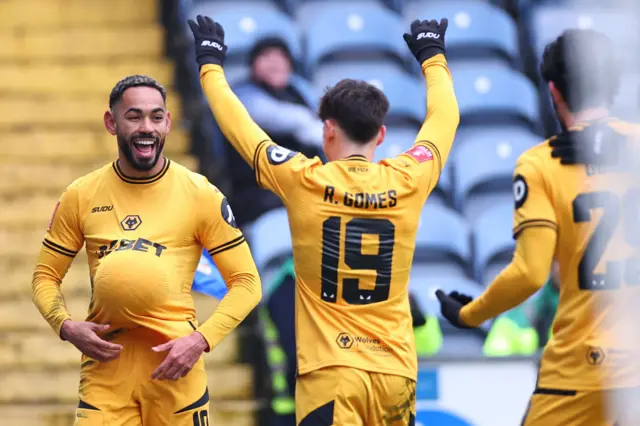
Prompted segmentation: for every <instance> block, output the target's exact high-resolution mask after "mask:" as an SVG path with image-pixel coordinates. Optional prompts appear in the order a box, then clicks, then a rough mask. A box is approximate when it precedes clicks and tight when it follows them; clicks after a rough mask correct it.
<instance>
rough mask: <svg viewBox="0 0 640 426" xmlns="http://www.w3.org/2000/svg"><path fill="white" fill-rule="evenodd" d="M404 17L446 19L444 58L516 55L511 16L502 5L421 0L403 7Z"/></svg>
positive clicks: (513, 57)
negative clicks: (447, 21)
mask: <svg viewBox="0 0 640 426" xmlns="http://www.w3.org/2000/svg"><path fill="white" fill-rule="evenodd" d="M403 14H404V17H405V21H406V22H407V24H408V23H410V22H411V21H413V20H414V19H416V18H421V19H425V18H426V17H432V18H436V17H437V18H438V19H439V18H440V17H445V18H448V19H449V28H448V29H447V37H446V41H447V58H448V59H449V60H455V59H456V58H465V59H469V58H492V57H496V58H500V59H506V60H508V61H509V62H513V61H515V60H516V59H517V58H518V55H519V54H518V34H517V28H516V24H515V22H514V21H513V19H512V18H511V17H510V16H509V15H508V14H507V12H506V11H504V10H503V9H501V8H499V7H497V6H495V5H493V4H491V3H489V2H484V1H477V0H435V1H433V0H422V1H413V2H410V3H409V4H407V5H406V7H405V8H404V12H403Z"/></svg>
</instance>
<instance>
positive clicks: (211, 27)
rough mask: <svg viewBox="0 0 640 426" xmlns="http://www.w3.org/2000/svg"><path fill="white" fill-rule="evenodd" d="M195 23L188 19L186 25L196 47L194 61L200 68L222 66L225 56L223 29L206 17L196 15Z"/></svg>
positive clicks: (225, 47)
mask: <svg viewBox="0 0 640 426" xmlns="http://www.w3.org/2000/svg"><path fill="white" fill-rule="evenodd" d="M196 20H197V21H198V22H196V21H194V20H193V19H189V21H187V23H188V24H189V28H191V32H192V33H193V38H194V41H195V45H196V60H197V61H198V64H199V65H200V66H203V65H206V64H215V65H220V66H222V65H223V64H224V59H225V57H226V56H227V46H226V45H225V44H224V28H222V25H220V23H218V22H215V21H214V20H213V19H211V18H209V17H208V16H202V15H198V16H197V17H196Z"/></svg>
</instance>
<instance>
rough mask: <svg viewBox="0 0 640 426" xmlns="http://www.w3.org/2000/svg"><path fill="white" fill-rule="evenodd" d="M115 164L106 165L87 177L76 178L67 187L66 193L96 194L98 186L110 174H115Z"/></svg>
mask: <svg viewBox="0 0 640 426" xmlns="http://www.w3.org/2000/svg"><path fill="white" fill-rule="evenodd" d="M113 167H114V164H113V162H111V163H108V164H105V165H103V166H101V167H99V168H97V169H95V170H94V171H92V172H89V173H87V174H86V175H83V176H80V177H79V178H76V179H75V180H74V181H73V182H71V183H70V184H69V185H67V188H66V190H65V191H66V192H75V193H77V194H80V195H81V194H84V193H87V192H88V193H89V194H90V195H92V194H93V193H95V189H96V185H97V184H98V183H99V182H101V181H102V180H103V179H104V178H105V176H107V175H108V174H109V173H113Z"/></svg>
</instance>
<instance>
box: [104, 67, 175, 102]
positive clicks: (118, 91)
mask: <svg viewBox="0 0 640 426" xmlns="http://www.w3.org/2000/svg"><path fill="white" fill-rule="evenodd" d="M132 87H151V88H153V89H156V90H157V91H158V92H160V94H161V95H162V100H163V101H164V102H165V103H166V102H167V89H165V88H164V86H163V85H162V84H160V83H158V82H157V81H156V80H155V79H153V78H151V77H149V76H146V75H139V74H136V75H130V76H127V77H125V78H123V79H122V80H120V81H119V82H117V83H116V85H115V86H113V89H111V94H110V95H109V109H113V107H114V105H115V104H117V103H118V102H120V100H121V99H122V95H124V92H125V91H126V90H127V89H130V88H132Z"/></svg>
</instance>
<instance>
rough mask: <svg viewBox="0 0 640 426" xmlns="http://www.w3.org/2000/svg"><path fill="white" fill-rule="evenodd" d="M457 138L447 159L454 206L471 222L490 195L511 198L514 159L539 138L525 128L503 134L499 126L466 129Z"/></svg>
mask: <svg viewBox="0 0 640 426" xmlns="http://www.w3.org/2000/svg"><path fill="white" fill-rule="evenodd" d="M459 139H460V140H459V141H457V143H458V144H459V145H458V146H457V147H456V149H455V151H454V152H453V153H452V158H451V159H450V161H452V165H453V178H454V184H453V187H454V198H453V199H454V206H455V207H456V208H457V209H458V210H460V211H462V212H463V213H464V215H465V217H466V218H467V219H468V220H469V221H470V222H473V221H474V220H475V219H476V218H477V217H478V215H479V214H480V213H481V212H482V210H484V209H485V208H486V207H487V206H489V205H492V204H493V203H494V202H495V199H494V198H492V197H490V195H492V194H498V196H499V197H501V198H503V199H504V196H506V197H507V198H510V197H511V188H512V177H513V170H514V168H515V165H516V160H517V159H518V157H519V156H520V154H522V153H523V152H524V151H526V150H527V149H529V148H530V147H532V146H533V145H534V144H535V143H537V142H539V141H540V139H539V138H538V137H537V136H536V135H532V134H531V133H528V132H525V131H520V132H517V131H512V132H504V133H503V132H501V131H500V130H499V129H489V130H483V129H478V130H477V131H476V132H473V131H468V132H466V133H463V134H462V138H459ZM482 197H484V202H483V200H482ZM472 199H473V201H472Z"/></svg>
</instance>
